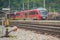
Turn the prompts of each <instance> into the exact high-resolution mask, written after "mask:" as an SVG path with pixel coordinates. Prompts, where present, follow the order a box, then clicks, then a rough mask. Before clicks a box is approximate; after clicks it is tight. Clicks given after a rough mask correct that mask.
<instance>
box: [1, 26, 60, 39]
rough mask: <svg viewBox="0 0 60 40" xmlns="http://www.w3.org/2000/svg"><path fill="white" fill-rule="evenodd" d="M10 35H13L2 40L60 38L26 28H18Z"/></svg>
mask: <svg viewBox="0 0 60 40" xmlns="http://www.w3.org/2000/svg"><path fill="white" fill-rule="evenodd" d="M9 29H10V30H11V29H12V28H11V27H10V28H9ZM9 35H10V36H11V37H8V38H6V37H3V38H0V40H60V39H59V38H56V37H53V36H50V35H43V34H37V33H35V32H34V31H30V30H25V29H18V30H17V31H15V32H11V33H10V34H9Z"/></svg>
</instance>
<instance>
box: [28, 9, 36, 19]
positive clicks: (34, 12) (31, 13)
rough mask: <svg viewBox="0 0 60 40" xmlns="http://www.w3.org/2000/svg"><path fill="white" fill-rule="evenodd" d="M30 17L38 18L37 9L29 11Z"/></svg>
mask: <svg viewBox="0 0 60 40" xmlns="http://www.w3.org/2000/svg"><path fill="white" fill-rule="evenodd" d="M29 18H30V19H34V20H37V11H34V10H33V11H30V12H29Z"/></svg>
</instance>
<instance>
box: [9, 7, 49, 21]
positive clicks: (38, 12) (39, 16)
mask: <svg viewBox="0 0 60 40" xmlns="http://www.w3.org/2000/svg"><path fill="white" fill-rule="evenodd" d="M47 14H48V12H47V9H45V8H37V9H30V10H23V11H19V12H15V13H14V14H9V15H8V16H10V19H13V20H21V19H22V20H47V19H48V17H47Z"/></svg>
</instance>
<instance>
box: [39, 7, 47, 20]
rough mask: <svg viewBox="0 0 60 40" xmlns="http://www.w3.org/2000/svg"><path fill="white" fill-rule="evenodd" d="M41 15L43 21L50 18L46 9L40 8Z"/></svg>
mask: <svg viewBox="0 0 60 40" xmlns="http://www.w3.org/2000/svg"><path fill="white" fill-rule="evenodd" d="M39 13H40V16H41V19H42V20H47V19H48V17H47V14H48V12H47V10H46V9H45V8H40V10H39Z"/></svg>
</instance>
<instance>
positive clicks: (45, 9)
mask: <svg viewBox="0 0 60 40" xmlns="http://www.w3.org/2000/svg"><path fill="white" fill-rule="evenodd" d="M32 10H47V9H46V8H36V9H32Z"/></svg>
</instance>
